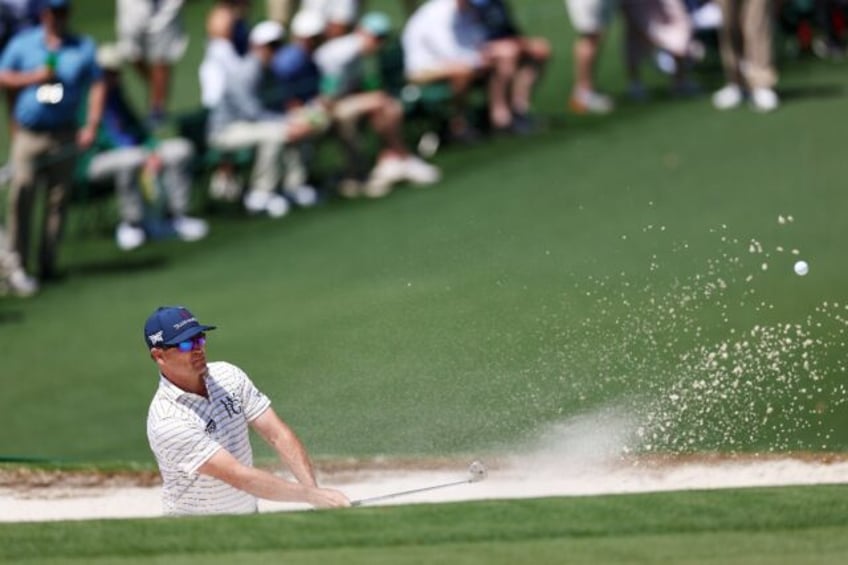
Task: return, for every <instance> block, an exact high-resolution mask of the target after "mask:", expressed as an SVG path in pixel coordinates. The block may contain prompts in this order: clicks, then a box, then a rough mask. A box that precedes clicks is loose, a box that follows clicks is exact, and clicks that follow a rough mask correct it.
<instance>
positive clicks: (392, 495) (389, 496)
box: [351, 479, 472, 506]
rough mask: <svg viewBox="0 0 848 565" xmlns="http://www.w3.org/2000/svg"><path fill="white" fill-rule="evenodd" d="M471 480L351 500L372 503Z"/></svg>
mask: <svg viewBox="0 0 848 565" xmlns="http://www.w3.org/2000/svg"><path fill="white" fill-rule="evenodd" d="M470 482H472V480H471V479H463V480H461V481H453V482H450V483H444V484H441V485H432V486H429V487H423V488H414V489H412V490H404V491H401V492H393V493H391V494H384V495H382V496H373V497H371V498H362V499H360V500H354V501H353V502H351V505H352V506H362V505H363V504H370V503H372V502H380V501H381V500H388V499H390V498H397V497H399V496H406V495H408V494H417V493H419V492H427V491H430V490H436V489H440V488H447V487H454V486H457V485H464V484H466V483H470Z"/></svg>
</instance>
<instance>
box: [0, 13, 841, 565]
mask: <svg viewBox="0 0 848 565" xmlns="http://www.w3.org/2000/svg"><path fill="white" fill-rule="evenodd" d="M255 4H256V6H257V13H258V12H259V11H260V10H261V6H260V5H261V3H260V2H256V3H255ZM371 4H372V5H376V6H383V7H390V9H392V10H393V13H395V14H396V13H397V5H396V3H393V2H387V1H377V0H374V1H373V2H371ZM514 4H515V5H516V7H517V9H518V11H519V14H520V16H521V17H522V20H523V22H524V24H525V26H526V27H527V29H530V30H532V31H534V32H538V33H543V34H545V35H546V36H548V37H549V38H551V39H552V40H553V42H554V51H555V59H554V63H553V64H552V65H551V67H550V69H549V73H548V76H547V78H546V80H545V82H544V84H543V85H542V87H541V89H540V91H539V93H538V98H537V100H538V108H539V110H540V111H541V112H542V113H543V114H544V115H546V116H548V117H550V119H551V125H550V128H549V129H548V130H547V131H546V132H545V133H542V134H540V135H537V136H534V137H532V138H529V139H515V140H513V139H508V140H505V139H501V140H496V141H493V142H490V143H486V144H485V145H482V146H480V147H475V148H471V149H455V148H454V149H448V150H446V151H444V152H442V153H440V154H439V156H438V157H437V162H438V164H439V165H440V166H442V167H443V169H444V172H445V181H444V182H443V183H441V184H440V185H439V186H437V187H435V188H433V189H431V190H421V191H417V190H411V189H402V190H400V191H398V193H397V194H395V195H393V196H392V197H391V198H388V199H386V200H383V201H378V202H340V201H335V200H333V201H330V202H328V203H327V204H326V205H324V206H322V207H320V208H319V209H316V210H310V211H298V212H296V213H295V214H293V215H292V216H291V217H290V218H287V219H285V220H284V221H281V222H272V221H268V220H255V219H246V218H242V217H240V216H239V215H237V214H228V213H220V214H217V215H215V216H213V217H212V221H213V233H212V235H211V237H210V238H209V239H207V240H205V241H203V242H200V243H197V244H193V245H183V244H179V243H173V242H171V243H161V244H156V245H151V246H149V247H146V248H144V249H141V250H139V251H138V252H135V253H131V254H122V253H120V252H119V251H117V250H116V249H115V248H114V245H113V242H112V241H111V238H110V235H109V234H108V233H104V232H102V231H100V229H99V227H97V226H98V225H99V224H97V222H96V221H94V220H95V219H96V218H94V216H93V214H92V211H91V210H87V209H82V208H76V209H74V210H73V212H72V218H71V219H72V225H73V228H74V229H73V230H72V233H71V234H70V237H69V238H68V241H67V243H66V246H65V248H64V250H63V251H64V255H63V258H62V261H63V266H64V267H65V268H67V270H68V277H67V278H66V279H65V280H64V281H62V282H61V284H56V285H50V286H48V287H46V288H45V289H44V292H43V293H42V294H41V295H40V296H39V297H38V298H36V299H33V300H28V301H22V300H13V299H0V382H2V385H3V387H2V394H0V413H2V414H3V425H2V426H0V459H3V458H9V457H13V456H14V457H21V458H34V459H38V458H43V459H46V460H49V461H53V462H58V463H59V464H60V465H61V466H72V467H74V468H78V467H80V466H83V467H88V466H95V467H99V468H107V469H112V468H116V467H117V468H126V467H130V468H136V467H151V466H152V465H153V462H152V458H151V456H150V454H149V451H148V448H147V442H146V438H145V434H144V420H145V416H146V410H147V404H148V402H149V399H150V397H151V395H152V393H153V390H154V387H155V386H156V376H155V374H154V367H153V365H152V364H151V363H150V361H149V360H148V359H147V357H146V352H145V350H144V346H143V343H142V337H141V327H142V324H143V321H144V319H145V317H146V316H147V314H148V313H149V312H150V311H151V310H152V309H153V308H154V307H156V306H157V305H159V304H164V303H185V304H187V305H189V306H190V307H191V308H192V309H193V310H194V311H195V312H196V313H197V314H198V315H199V316H200V318H201V319H203V320H208V321H210V322H211V323H216V324H218V325H219V328H220V329H219V330H216V332H214V333H213V334H212V335H211V339H210V343H209V353H210V357H211V358H213V359H227V360H229V361H232V362H234V363H237V364H239V365H241V366H242V367H243V368H245V369H246V370H247V371H248V372H249V373H250V375H251V376H252V377H253V379H254V380H255V381H256V382H257V384H258V385H259V386H260V387H261V388H262V389H263V390H265V391H266V392H267V393H268V394H269V395H270V396H271V397H272V398H273V400H274V405H275V407H276V408H277V410H278V411H279V412H280V413H281V414H282V415H283V416H284V418H286V419H287V420H288V421H289V422H290V423H291V424H292V425H293V426H294V427H295V428H296V429H297V430H298V432H299V433H300V435H301V436H302V437H303V439H304V440H305V441H306V443H307V445H308V446H309V448H310V450H311V452H312V453H313V454H315V455H316V456H318V457H319V458H329V457H335V456H369V455H376V454H387V455H394V456H400V455H428V454H429V455H433V454H435V455H451V454H453V455H459V454H465V453H470V452H474V453H479V452H482V451H488V450H506V451H510V452H513V451H516V450H517V449H519V447H518V446H523V445H525V444H527V443H528V442H529V443H531V444H532V443H533V442H534V440H535V439H536V438H537V436H539V435H540V434H542V433H543V432H544V431H545V430H547V429H548V427H549V426H552V425H556V424H564V425H565V426H566V428H567V426H568V425H569V423H570V422H571V421H572V419H573V418H575V417H579V416H588V417H589V424H590V425H589V427H588V429H590V430H591V436H592V438H593V439H595V440H598V441H599V443H601V444H603V442H602V441H601V440H604V439H607V436H612V437H615V436H616V435H619V434H621V433H622V432H628V431H630V432H633V431H635V430H637V429H639V428H641V429H642V431H643V434H642V436H641V437H627V438H626V439H625V440H622V441H623V442H624V443H623V444H622V445H619V447H623V446H625V445H626V446H627V447H630V448H633V449H636V450H641V451H673V452H681V451H682V452H686V451H718V452H732V451H745V452H751V451H756V452H762V451H776V452H784V451H795V450H812V451H816V450H823V451H838V452H844V451H846V449H848V413H846V410H845V398H846V397H848V395H846V388H845V387H846V384H845V359H846V357H848V356H846V353H848V351H846V344H845V340H844V331H845V318H846V316H845V314H844V309H845V305H846V303H848V298H846V293H845V288H846V283H848V281H846V278H848V270H846V268H845V267H844V261H843V258H844V253H843V250H842V247H843V242H844V241H845V240H846V233H845V222H844V221H843V219H842V216H843V214H842V212H841V211H842V210H844V209H845V208H846V204H848V196H846V193H845V190H844V186H843V185H844V165H843V164H844V156H843V153H844V151H843V138H844V131H843V130H844V128H843V127H842V116H843V115H844V113H845V110H846V104H845V100H846V98H845V92H846V88H848V78H846V75H845V72H844V70H845V68H844V64H838V65H828V64H823V63H815V62H803V63H801V62H787V64H786V65H784V67H783V69H782V75H783V76H782V80H781V88H782V90H783V93H784V94H785V105H784V107H783V108H781V110H780V111H779V112H778V113H776V114H774V115H770V116H759V115H755V114H753V113H750V112H747V111H745V110H740V111H737V112H731V113H726V114H725V113H717V112H715V111H713V110H712V109H711V108H710V107H709V104H708V102H707V101H706V100H704V99H698V100H689V101H676V100H668V99H666V98H665V97H664V96H663V95H662V89H663V87H664V80H663V79H662V77H658V76H657V75H656V74H652V75H650V81H651V85H652V86H654V87H655V89H656V90H655V92H657V93H658V97H657V98H658V99H657V100H656V101H655V102H652V103H650V104H647V105H628V104H626V103H623V104H622V105H621V107H620V108H619V110H618V111H617V112H616V114H614V115H613V116H611V117H610V118H607V119H585V118H575V117H570V116H569V117H566V116H564V114H563V113H562V110H563V106H564V100H565V93H566V92H567V84H568V81H569V77H568V75H569V73H570V72H571V61H570V45H569V40H570V38H571V32H570V28H569V27H568V24H567V19H566V16H565V13H564V9H563V6H562V3H561V1H560V0H538V1H536V0H527V1H526V2H525V1H522V2H514ZM208 5H209V2H206V1H204V2H191V3H189V4H188V10H189V16H190V18H189V27H190V29H191V30H193V33H194V37H193V42H192V45H191V47H190V50H189V53H188V55H187V57H186V59H185V60H184V62H183V63H182V65H181V67H180V71H179V72H178V74H177V78H176V85H175V90H174V99H173V102H174V107H175V108H176V109H178V110H184V109H189V108H193V107H194V106H195V105H196V101H197V86H196V79H195V77H196V65H197V62H198V61H199V58H200V53H201V47H202V42H201V40H200V39H199V38H200V37H201V35H200V33H199V30H200V29H202V22H201V17H202V14H203V12H204V11H205V9H206V8H207V7H208ZM75 6H76V17H77V21H78V22H79V23H80V24H81V27H82V24H83V23H84V29H85V30H86V31H87V32H89V33H91V34H93V35H95V36H96V37H97V38H99V39H109V38H111V37H112V26H113V13H112V10H113V5H112V3H103V2H94V1H93V0H88V1H86V0H79V1H78V2H76V3H75ZM617 55H618V44H617V35H613V37H612V38H611V42H610V44H609V45H608V46H607V52H606V57H605V60H604V64H603V65H602V68H601V82H602V83H603V84H604V85H605V86H606V87H607V88H609V89H610V90H613V91H621V89H622V86H623V80H622V79H621V64H620V62H619V61H618V57H617ZM701 78H702V80H703V81H704V84H705V87H707V88H710V87H713V86H715V84H716V83H717V81H718V78H717V75H716V73H715V69H706V70H705V72H704V73H703V74H702V77H701ZM129 80H130V81H131V83H134V84H135V85H136V86H137V84H138V83H137V81H136V79H134V78H132V77H130V78H129ZM136 96H137V98H138V99H139V100H141V99H142V98H143V96H142V95H141V94H140V92H139V91H138V90H137V89H136ZM0 125H2V124H0ZM5 144H6V138H5V137H2V138H0V154H5V152H6V147H5ZM198 188H199V190H202V189H203V188H204V187H203V186H201V185H199V186H198ZM789 215H791V216H792V217H793V220H794V221H793V222H791V223H784V224H780V223H779V222H778V217H780V216H782V217H784V218H786V217H787V216H789ZM90 224H93V225H94V227H92V226H91V225H90ZM752 240H754V241H752ZM751 245H753V246H754V251H755V252H754V253H752V252H750V251H749V248H750V246H751ZM757 245H760V246H761V247H762V253H759V252H756V251H757V250H758V248H757ZM778 248H781V249H782V251H780V250H778ZM794 249H797V250H798V251H799V253H800V256H801V257H803V258H804V259H806V260H808V261H809V262H810V266H811V271H810V274H809V275H808V276H807V277H804V278H801V277H797V276H795V275H794V274H792V271H791V266H792V263H793V262H794V260H795V259H796V257H795V256H794V255H793V254H792V250H794ZM763 264H766V265H767V269H766V270H763V268H762V265H763ZM622 422H623V423H622ZM578 429H583V430H585V429H587V428H585V427H583V428H578ZM563 441H564V440H563ZM560 447H562V446H560ZM569 447H570V446H569V445H567V444H566V445H565V448H566V449H569ZM263 455H265V456H267V452H264V451H262V450H260V456H263ZM847 511H848V491H846V488H845V487H844V486H819V487H807V488H782V489H748V490H727V491H717V492H687V493H663V494H640V495H628V496H604V497H591V498H562V499H547V500H526V501H514V502H505V501H497V502H494V501H493V502H479V503H469V504H451V505H438V506H408V507H398V508H362V509H356V510H351V511H344V512H306V513H293V514H275V515H261V516H248V517H215V518H199V519H184V520H172V519H153V520H120V521H88V522H64V523H47V524H2V525H0V561H2V562H4V563H6V562H10V563H11V562H24V563H62V564H70V563H124V564H129V563H140V562H144V563H158V562H161V563H169V564H170V563H204V564H209V563H224V562H227V563H231V562H238V563H266V562H274V561H285V562H289V563H335V562H343V563H351V564H356V563H369V564H371V563H404V564H405V563H432V562H435V561H440V560H441V561H446V560H447V561H449V562H451V563H460V564H476V563H487V564H490V563H516V562H527V563H563V562H569V563H613V562H615V563H722V564H725V563H739V564H742V563H745V564H748V563H787V564H790V563H791V564H796V563H822V564H836V563H842V562H844V561H845V557H846V555H848V546H846V544H847V543H848V542H846V541H845V540H848V531H846V527H845V516H846V513H847Z"/></svg>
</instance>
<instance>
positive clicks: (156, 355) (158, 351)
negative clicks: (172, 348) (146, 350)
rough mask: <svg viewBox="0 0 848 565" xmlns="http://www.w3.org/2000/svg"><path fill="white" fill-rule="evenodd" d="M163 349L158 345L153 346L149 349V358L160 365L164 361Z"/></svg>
mask: <svg viewBox="0 0 848 565" xmlns="http://www.w3.org/2000/svg"><path fill="white" fill-rule="evenodd" d="M164 355H165V350H164V349H162V348H160V347H154V348H153V349H151V350H150V358H151V359H153V362H154V363H156V364H157V365H161V364H162V362H163V361H164Z"/></svg>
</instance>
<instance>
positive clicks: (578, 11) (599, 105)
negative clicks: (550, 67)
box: [565, 0, 615, 114]
mask: <svg viewBox="0 0 848 565" xmlns="http://www.w3.org/2000/svg"><path fill="white" fill-rule="evenodd" d="M614 2H615V0H566V1H565V5H566V8H568V15H569V17H570V18H571V25H572V26H574V29H575V30H576V31H577V39H576V40H575V41H574V87H573V88H572V90H571V97H570V99H569V102H568V105H569V107H570V108H571V110H572V111H573V112H575V113H577V114H607V113H609V112H611V111H612V109H613V102H612V99H611V98H609V97H608V96H606V95H604V94H601V93H599V92H598V91H597V90H596V88H595V68H596V67H597V63H598V57H599V54H600V49H601V42H602V40H603V37H604V33H605V31H606V29H607V27H608V26H609V23H610V20H611V19H612V9H613V5H614Z"/></svg>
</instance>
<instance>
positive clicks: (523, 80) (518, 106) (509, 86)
mask: <svg viewBox="0 0 848 565" xmlns="http://www.w3.org/2000/svg"><path fill="white" fill-rule="evenodd" d="M471 4H472V5H473V6H474V8H475V9H476V10H477V14H478V17H479V18H480V21H481V22H482V24H483V28H484V29H485V32H486V47H485V52H486V55H487V57H488V58H489V59H490V60H491V61H492V62H493V65H494V67H495V72H494V75H493V76H492V80H493V81H496V83H497V84H496V86H495V87H494V88H493V89H492V90H493V92H494V93H496V96H498V97H503V101H501V102H499V103H497V104H495V106H494V107H495V108H496V109H497V110H498V111H500V112H502V114H500V115H497V116H494V117H493V119H492V122H493V125H494V126H495V127H496V128H498V129H501V130H512V131H516V132H518V133H527V132H529V131H530V130H531V129H532V123H531V121H530V103H531V97H532V94H533V87H534V86H535V84H536V81H537V80H538V78H539V76H540V74H541V72H542V70H543V68H544V66H545V63H547V61H548V59H549V58H550V56H551V45H550V43H549V42H548V40H547V39H545V38H544V37H531V36H526V35H524V34H522V33H521V31H520V30H519V29H518V26H517V25H516V23H515V20H514V19H513V17H512V13H511V11H510V9H509V7H508V5H507V4H506V3H505V1H504V0H471ZM507 111H508V112H509V113H507Z"/></svg>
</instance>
